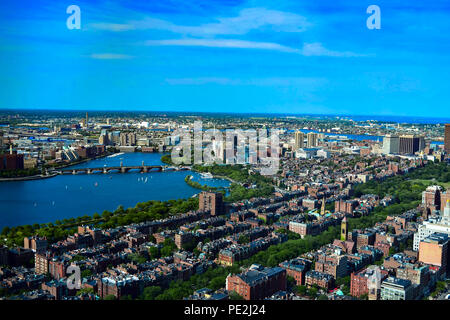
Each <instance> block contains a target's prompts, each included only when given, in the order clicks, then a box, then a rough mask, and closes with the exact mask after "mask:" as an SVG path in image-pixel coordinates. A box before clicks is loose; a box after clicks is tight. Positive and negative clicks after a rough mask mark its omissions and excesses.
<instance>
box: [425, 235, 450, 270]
mask: <svg viewBox="0 0 450 320" xmlns="http://www.w3.org/2000/svg"><path fill="white" fill-rule="evenodd" d="M448 251H449V237H448V235H447V234H445V233H434V234H432V235H430V236H428V237H427V238H425V239H424V240H423V241H421V242H420V246H419V261H420V262H423V263H426V264H431V265H434V266H438V267H441V268H442V270H443V271H446V270H447V266H448V263H449V261H448V259H449V252H448Z"/></svg>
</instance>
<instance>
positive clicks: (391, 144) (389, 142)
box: [383, 134, 400, 154]
mask: <svg viewBox="0 0 450 320" xmlns="http://www.w3.org/2000/svg"><path fill="white" fill-rule="evenodd" d="M399 147H400V138H399V137H398V136H395V135H390V134H388V135H386V136H385V137H384V138H383V153H384V154H397V153H399V150H400V149H399Z"/></svg>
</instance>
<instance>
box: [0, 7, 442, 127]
mask: <svg viewBox="0 0 450 320" xmlns="http://www.w3.org/2000/svg"><path fill="white" fill-rule="evenodd" d="M370 4H372V3H370V2H368V1H364V2H363V3H358V4H355V3H351V2H350V1H338V2H337V3H336V2H334V3H331V2H329V1H323V2H321V3H320V4H312V3H309V4H305V3H298V1H283V2H282V3H277V4H275V3H273V1H272V2H269V1H258V2H255V1H228V2H225V3H224V2H222V1H208V3H202V2H194V3H192V2H190V3H189V4H186V3H183V2H180V1H168V2H164V3H160V2H153V3H149V4H143V3H127V4H125V3H122V2H120V1H113V2H109V1H108V2H107V1H98V2H96V3H95V6H94V5H92V4H91V3H89V2H87V1H77V5H79V6H80V8H81V30H68V29H67V27H66V20H67V18H68V16H69V15H68V14H66V8H67V6H68V5H69V4H68V3H57V4H55V3H50V2H48V1H45V0H39V1H33V2H30V3H27V6H28V7H29V9H33V10H26V11H23V10H21V9H20V8H19V6H21V5H23V4H21V3H19V2H13V1H5V2H2V4H0V12H2V13H6V14H7V15H6V17H5V18H4V19H3V21H4V23H3V27H2V28H1V29H0V37H2V39H3V41H2V42H3V45H2V48H3V50H2V51H1V53H0V56H1V57H2V59H1V61H2V62H0V66H1V69H2V71H1V72H0V79H2V82H3V84H4V87H3V89H2V90H1V92H0V101H2V104H1V105H0V108H2V109H22V108H26V109H62V110H69V109H75V110H77V109H78V110H80V109H83V110H85V109H92V110H111V111H123V110H130V111H131V110H132V111H157V112H158V111H173V112H179V111H183V112H207V111H209V112H224V111H226V112H232V113H239V112H244V113H286V114H324V115H326V114H333V115H334V114H340V115H367V116H372V115H374V116H375V115H391V116H394V115H395V116H407V115H411V116H417V117H425V116H429V114H430V112H429V109H431V108H432V109H433V111H434V113H435V114H436V115H439V116H442V117H443V118H444V119H445V118H446V117H447V118H448V117H450V112H449V111H448V107H447V106H446V104H445V103H446V101H448V98H449V96H448V95H449V93H448V90H446V89H448V88H447V86H446V79H445V77H444V75H445V74H447V73H448V71H450V70H448V68H449V67H448V66H449V64H448V57H447V56H446V55H445V52H448V41H446V40H448V36H447V35H446V34H445V33H443V32H441V30H446V29H448V27H449V23H450V22H449V21H450V19H448V16H449V12H450V10H449V9H450V7H449V5H448V4H447V3H446V2H444V1H433V2H432V3H427V4H417V3H409V4H408V5H407V6H406V5H401V4H400V2H399V1H395V2H394V3H393V2H392V1H390V2H387V1H379V2H378V3H377V5H379V7H380V8H381V17H382V19H381V21H382V22H381V23H382V28H381V30H369V29H367V27H366V19H367V18H368V16H369V15H368V14H367V13H366V9H367V7H368V6H369V5H370ZM22 11H23V12H22ZM418 12H421V14H420V15H417V13H418ZM11 62H13V63H11ZM446 70H447V72H446Z"/></svg>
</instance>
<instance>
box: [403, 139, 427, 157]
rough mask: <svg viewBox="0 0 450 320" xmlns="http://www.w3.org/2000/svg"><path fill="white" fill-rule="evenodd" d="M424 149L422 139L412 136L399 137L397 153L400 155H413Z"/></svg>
mask: <svg viewBox="0 0 450 320" xmlns="http://www.w3.org/2000/svg"><path fill="white" fill-rule="evenodd" d="M424 147H425V142H424V138H423V137H417V136H414V135H411V134H410V135H404V136H400V142H399V153H400V154H410V155H411V154H414V153H416V152H417V151H420V150H421V148H422V149H423V148H424Z"/></svg>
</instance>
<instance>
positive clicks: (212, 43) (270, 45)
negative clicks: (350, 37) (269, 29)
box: [145, 39, 366, 58]
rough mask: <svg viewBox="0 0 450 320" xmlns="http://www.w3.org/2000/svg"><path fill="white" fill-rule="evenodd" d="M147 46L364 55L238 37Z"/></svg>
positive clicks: (315, 45)
mask: <svg viewBox="0 0 450 320" xmlns="http://www.w3.org/2000/svg"><path fill="white" fill-rule="evenodd" d="M145 45H147V46H183V47H210V48H241V49H261V50H272V51H280V52H288V53H297V54H301V55H303V56H326V57H347V58H348V57H362V56H366V55H363V54H358V53H354V52H350V51H343V52H341V51H333V50H329V49H326V48H325V47H324V46H323V45H322V44H321V43H305V44H304V45H303V48H302V49H297V48H292V47H288V46H284V45H281V44H278V43H274V42H257V41H246V40H238V39H169V40H148V41H146V42H145Z"/></svg>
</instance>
